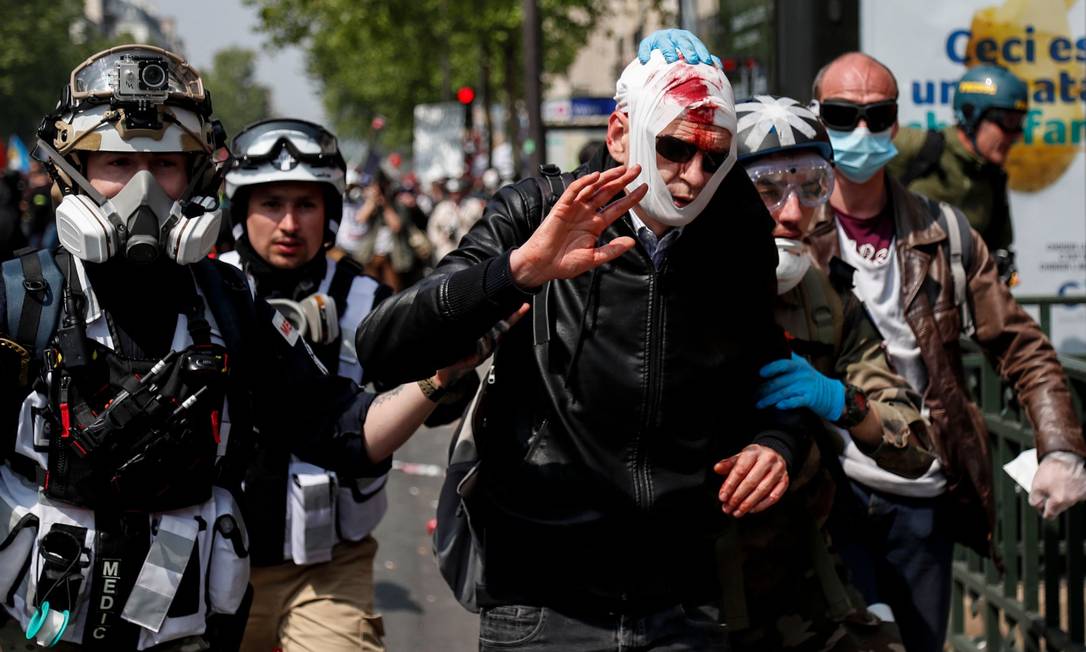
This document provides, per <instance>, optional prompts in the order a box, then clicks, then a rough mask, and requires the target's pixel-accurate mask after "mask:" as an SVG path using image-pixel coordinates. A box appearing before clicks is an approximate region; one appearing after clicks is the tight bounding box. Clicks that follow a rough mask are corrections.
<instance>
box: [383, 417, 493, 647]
mask: <svg viewBox="0 0 1086 652" xmlns="http://www.w3.org/2000/svg"><path fill="white" fill-rule="evenodd" d="M452 433H453V427H452V426H451V425H450V426H442V427H439V428H422V429H420V430H419V431H418V432H417V433H416V434H415V436H414V437H412V438H411V440H410V441H408V442H407V444H406V445H404V446H403V448H401V449H400V450H398V451H396V454H395V456H394V457H393V470H392V472H391V473H390V475H389V479H388V488H387V489H386V491H387V492H388V513H387V514H386V515H385V517H384V519H383V520H382V521H381V523H380V525H378V526H377V530H376V531H375V532H374V537H376V539H377V541H378V544H379V548H378V550H377V558H376V560H375V561H374V566H375V577H374V579H375V581H376V597H377V611H378V613H380V614H381V615H382V616H383V617H384V621H385V645H386V647H387V649H388V652H430V651H431V650H432V651H435V652H469V651H473V650H478V649H479V643H478V636H479V618H478V616H476V615H475V614H472V613H469V612H468V611H466V610H464V608H463V607H461V606H460V605H459V604H458V603H457V602H456V600H455V599H453V597H452V593H451V592H450V591H449V588H448V586H446V584H445V581H444V580H443V579H442V578H441V573H440V572H438V569H437V562H436V561H435V560H434V553H433V539H432V537H431V535H430V534H429V533H428V532H427V522H428V521H430V519H432V518H434V513H435V511H436V510H437V498H438V494H439V493H440V491H441V481H442V479H443V477H444V472H445V461H446V459H447V456H448V448H449V441H450V438H451V437H452Z"/></svg>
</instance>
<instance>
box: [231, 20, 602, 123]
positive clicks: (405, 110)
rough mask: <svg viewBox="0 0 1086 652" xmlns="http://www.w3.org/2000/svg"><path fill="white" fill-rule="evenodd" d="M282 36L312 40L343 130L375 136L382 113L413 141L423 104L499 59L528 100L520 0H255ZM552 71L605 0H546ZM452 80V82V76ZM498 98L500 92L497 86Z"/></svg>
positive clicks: (327, 97)
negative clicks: (415, 117) (415, 114)
mask: <svg viewBox="0 0 1086 652" xmlns="http://www.w3.org/2000/svg"><path fill="white" fill-rule="evenodd" d="M246 2H247V3H248V4H250V5H254V6H256V7H258V9H259V11H260V17H261V20H262V24H263V29H264V30H265V31H266V32H267V33H268V34H270V35H271V37H272V40H273V42H275V43H277V44H280V45H282V44H299V45H302V46H303V47H305V48H306V50H307V53H308V65H309V69H310V72H311V73H312V74H313V75H314V76H315V77H316V78H317V79H318V80H319V82H320V84H321V86H322V89H323V94H324V98H323V99H324V105H325V109H326V111H327V113H328V115H329V116H330V119H331V121H332V122H333V126H334V127H335V129H336V130H337V132H338V133H340V134H341V135H343V136H354V137H365V136H367V134H368V131H369V124H370V120H371V118H372V117H374V116H375V115H383V116H385V118H386V119H387V124H388V128H387V132H388V137H389V140H391V141H392V142H394V143H398V144H402V143H406V142H409V141H410V138H411V132H410V130H411V122H412V111H413V108H414V106H415V105H416V104H420V103H427V102H437V101H442V100H445V99H451V98H448V97H446V96H444V95H445V93H446V91H448V90H450V89H451V90H455V89H456V88H457V87H458V86H476V87H477V86H478V85H479V83H480V79H481V76H482V70H483V67H484V66H489V69H490V74H489V79H490V84H491V86H492V88H495V89H502V91H503V98H502V100H503V102H505V103H506V105H507V106H508V105H509V104H510V101H511V100H512V101H515V100H518V99H521V98H522V96H523V91H522V83H521V82H522V74H523V73H522V70H523V66H522V64H521V40H522V39H521V34H522V26H521V23H522V19H521V2H520V0H402V1H400V2H388V1H387V0H246ZM539 3H540V11H541V13H542V16H543V35H544V36H543V43H544V47H543V52H544V68H545V72H548V73H557V72H562V71H564V70H566V69H567V68H568V67H569V65H570V64H571V63H572V62H573V58H574V57H575V56H576V54H577V52H578V50H579V49H580V47H581V46H582V45H583V44H584V42H585V40H586V39H587V37H588V34H589V33H590V32H591V30H592V29H593V27H594V26H595V24H596V21H597V19H598V17H599V16H600V15H601V13H602V12H603V11H604V9H605V7H606V3H605V1H604V0H539ZM446 79H447V83H446ZM495 99H497V94H495Z"/></svg>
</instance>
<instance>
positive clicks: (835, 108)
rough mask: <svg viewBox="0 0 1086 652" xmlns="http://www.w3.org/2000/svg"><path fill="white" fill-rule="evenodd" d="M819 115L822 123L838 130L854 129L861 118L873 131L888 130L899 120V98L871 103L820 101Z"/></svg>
mask: <svg viewBox="0 0 1086 652" xmlns="http://www.w3.org/2000/svg"><path fill="white" fill-rule="evenodd" d="M818 115H819V117H820V118H822V124H824V125H826V126H827V127H829V128H830V129H836V130H838V131H852V130H853V129H855V128H856V125H858V124H859V123H860V120H864V121H865V122H867V128H868V130H870V131H872V132H879V131H886V130H887V129H889V128H890V127H893V126H894V123H895V122H897V100H896V99H893V100H883V101H881V102H872V103H871V104H856V103H855V102H848V101H846V100H826V101H825V102H819V104H818Z"/></svg>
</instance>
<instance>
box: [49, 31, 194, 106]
mask: <svg viewBox="0 0 1086 652" xmlns="http://www.w3.org/2000/svg"><path fill="white" fill-rule="evenodd" d="M68 92H69V94H70V96H71V99H72V100H73V101H74V102H80V101H83V100H92V101H93V100H99V101H105V100H117V101H121V102H126V101H128V102H136V101H141V102H149V103H151V104H161V103H163V102H165V101H166V100H167V99H170V100H174V101H176V100H187V101H191V102H193V103H194V104H200V103H202V102H203V101H204V99H205V94H204V83H203V81H201V79H200V75H199V74H198V73H197V72H196V70H194V69H193V68H192V66H190V65H188V63H186V62H185V60H184V59H182V58H180V57H178V56H177V55H176V54H174V53H172V52H167V51H166V50H163V49H161V48H156V47H151V46H149V45H122V46H120V47H115V48H111V49H109V50H105V51H104V52H99V53H98V54H95V55H94V56H92V57H91V58H89V59H87V60H86V61H84V62H83V63H81V64H79V66H77V67H76V69H75V70H73V71H72V75H71V78H70V79H69V81H68Z"/></svg>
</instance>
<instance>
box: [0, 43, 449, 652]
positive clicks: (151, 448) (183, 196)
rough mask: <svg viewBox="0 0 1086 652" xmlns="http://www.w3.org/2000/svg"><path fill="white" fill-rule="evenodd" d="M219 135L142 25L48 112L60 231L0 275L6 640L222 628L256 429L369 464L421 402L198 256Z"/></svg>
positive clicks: (236, 565)
mask: <svg viewBox="0 0 1086 652" xmlns="http://www.w3.org/2000/svg"><path fill="white" fill-rule="evenodd" d="M224 138H225V137H224V135H223V133H222V129H221V127H220V126H219V125H218V123H217V122H216V121H214V119H213V117H212V115H211V101H210V97H209V96H208V94H207V92H206V91H205V90H204V88H203V84H202V82H201V80H200V78H199V76H198V75H197V74H196V72H195V71H194V70H193V69H192V68H191V67H189V65H188V64H187V63H185V61H184V60H182V59H181V58H179V57H177V56H176V55H174V54H172V53H170V52H166V51H164V50H160V49H157V48H152V47H147V46H135V45H130V46H121V47H117V48H113V49H110V50H106V51H104V52H100V53H98V54H96V55H94V56H92V57H91V58H89V59H87V60H86V61H85V62H83V63H82V64H81V65H80V66H79V67H77V68H76V69H75V71H73V73H72V75H71V78H70V82H69V84H68V86H67V87H66V89H65V92H64V96H63V98H62V99H61V102H60V103H59V105H58V107H57V110H56V113H54V114H52V115H49V116H47V117H46V118H45V119H44V120H43V121H42V124H41V127H40V128H39V131H38V142H37V148H36V151H35V156H36V157H37V158H38V159H39V160H41V161H42V162H43V163H44V165H45V166H46V169H47V170H48V172H49V174H50V175H51V176H52V178H53V180H54V182H55V183H56V185H57V190H58V191H59V192H60V193H61V194H62V195H63V197H62V200H61V201H60V202H59V206H58V208H57V224H58V232H59V236H60V242H61V247H60V248H59V249H57V250H55V251H37V252H31V253H27V254H24V255H22V256H21V257H20V258H18V259H15V260H12V261H8V262H6V263H4V265H3V282H2V285H3V286H2V288H0V289H2V291H0V303H2V305H0V315H4V316H5V320H4V322H3V324H2V326H0V379H2V380H3V383H4V386H3V394H4V398H5V400H6V401H10V399H16V400H18V401H20V404H19V406H18V408H17V410H10V411H5V412H4V413H3V415H2V418H3V419H5V420H7V424H8V427H7V428H5V433H6V435H7V436H5V437H4V451H5V463H4V464H3V465H2V466H0V514H2V518H0V523H2V525H0V528H2V529H0V541H3V542H4V545H3V546H2V547H0V569H2V570H0V591H2V592H3V594H4V595H6V596H8V598H7V600H6V601H5V607H6V609H7V613H8V614H9V615H10V620H8V621H7V622H6V623H5V624H4V625H3V626H2V627H0V634H2V636H3V637H4V638H3V640H4V641H5V644H6V643H8V642H9V641H10V640H11V636H12V635H14V636H18V637H21V638H22V640H24V641H25V640H34V641H35V642H36V643H37V644H38V645H40V646H47V647H48V646H52V645H56V644H61V643H63V644H64V645H75V646H79V645H81V646H83V647H85V648H87V649H102V650H137V649H138V650H144V649H155V650H167V649H182V648H184V649H189V648H190V647H194V646H195V647H196V648H197V649H207V648H206V647H199V646H207V645H209V644H210V646H211V648H212V649H236V647H237V646H238V645H239V643H240V637H241V629H242V626H243V623H244V620H243V616H244V613H245V610H246V608H247V607H246V606H245V605H246V600H245V596H246V587H247V584H248V579H249V557H250V550H251V547H250V543H251V542H252V540H251V539H250V538H249V537H248V535H247V530H246V528H245V519H244V518H243V517H242V511H243V510H244V511H245V512H246V514H245V515H246V516H248V515H249V514H253V515H254V517H256V518H259V516H260V512H259V510H258V509H257V508H256V507H254V506H249V505H246V504H245V502H246V501H245V500H243V497H242V494H241V485H242V483H243V482H245V483H246V488H247V489H251V488H252V487H251V486H250V484H249V483H248V481H247V478H246V472H247V466H248V464H249V456H250V453H251V450H252V448H253V446H254V445H255V444H257V443H258V442H262V441H274V442H278V443H279V445H281V446H282V447H283V449H284V450H286V451H287V453H286V454H288V455H296V456H297V457H298V458H299V459H304V460H306V461H309V462H311V463H314V464H319V465H321V466H323V467H325V468H330V469H334V470H335V471H336V473H337V474H338V475H339V476H340V477H343V478H355V477H370V476H373V475H375V474H379V473H380V472H381V470H382V469H384V468H387V466H388V460H387V457H388V453H389V451H390V449H391V447H394V446H395V445H398V442H402V441H403V440H404V439H405V438H406V437H407V436H409V435H410V434H411V432H413V431H414V430H415V428H417V426H418V425H419V424H420V423H421V422H422V420H423V419H425V417H426V415H428V414H429V413H430V412H431V411H432V410H433V406H434V404H433V402H432V401H431V400H429V399H428V398H427V397H426V396H425V395H424V394H423V393H422V392H421V391H420V390H418V389H417V388H413V387H412V388H408V390H409V391H407V392H400V393H399V395H398V396H396V397H394V398H393V399H391V400H388V401H385V402H383V403H382V404H381V405H372V404H373V399H374V396H373V395H372V394H367V393H364V392H362V391H361V390H360V389H359V387H358V386H357V385H356V384H354V383H352V382H351V381H350V380H348V379H345V378H341V377H336V376H330V375H328V374H327V373H326V372H325V371H324V369H323V368H322V367H321V365H320V363H319V361H317V359H316V357H315V356H314V354H313V353H312V351H311V350H310V349H309V348H308V347H307V346H306V344H305V343H304V340H302V339H301V338H300V337H299V336H298V333H297V331H295V330H294V328H293V326H292V325H291V324H290V323H289V322H288V321H287V320H286V319H285V318H283V317H282V316H281V315H280V314H279V313H277V312H275V311H274V310H273V309H272V308H271V307H270V306H268V305H267V303H265V302H263V301H260V300H256V301H254V300H253V297H252V295H251V294H250V292H249V289H248V287H247V285H246V282H245V279H244V277H243V276H242V275H241V274H240V273H239V272H238V271H237V270H236V269H234V268H233V267H230V266H228V265H225V264H223V263H220V262H217V261H214V260H210V259H208V258H206V255H207V253H208V251H209V250H210V248H211V246H212V244H213V241H214V238H215V235H216V233H217V231H218V223H219V220H220V213H219V209H218V205H217V202H216V201H215V200H214V195H215V194H216V192H217V188H218V184H219V180H220V175H221V172H222V170H221V165H220V162H221V161H220V160H219V159H216V157H215V156H214V153H215V152H216V151H217V150H219V149H220V148H221V147H222V145H223V143H224ZM292 404H294V405H296V404H301V405H306V406H307V407H308V408H309V410H308V411H307V412H306V413H305V414H304V415H303V414H301V413H300V412H301V411H299V410H284V409H283V406H287V405H292ZM371 405H372V409H371ZM374 415H375V416H376V417H377V419H378V421H379V422H380V423H377V422H374V423H373V424H372V425H371V426H369V427H366V428H365V430H364V432H365V434H364V435H363V434H362V433H363V422H364V421H365V420H366V419H368V418H369V417H370V416H374ZM382 415H383V416H382ZM16 423H17V424H18V426H17V428H16V427H15V426H16ZM302 433H304V436H301V435H302ZM285 482H286V479H285V478H284V479H283V483H285ZM281 486H282V485H277V487H276V489H277V490H278V489H281ZM239 503H240V507H241V508H240V509H239ZM284 509H285V508H284ZM263 543H265V544H266V543H267V542H263ZM281 543H282V542H281V538H280V541H279V544H280V545H281ZM272 545H274V544H272ZM239 612H240V616H239V615H238V614H239Z"/></svg>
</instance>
